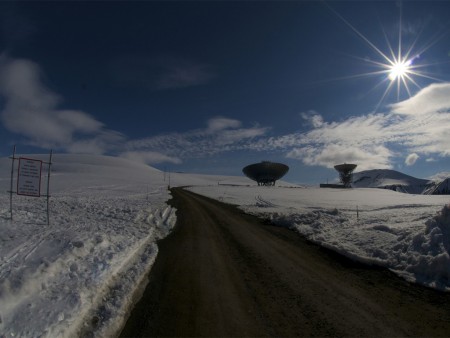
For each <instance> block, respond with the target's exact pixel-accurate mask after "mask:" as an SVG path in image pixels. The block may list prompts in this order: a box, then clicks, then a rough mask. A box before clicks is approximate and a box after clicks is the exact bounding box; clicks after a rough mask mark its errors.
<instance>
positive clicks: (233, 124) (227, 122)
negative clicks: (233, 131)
mask: <svg viewBox="0 0 450 338" xmlns="http://www.w3.org/2000/svg"><path fill="white" fill-rule="evenodd" d="M241 125H242V123H241V121H239V120H234V119H229V118H226V117H214V118H212V119H209V120H208V131H210V132H215V131H219V130H224V129H229V128H239V127H240V126H241Z"/></svg>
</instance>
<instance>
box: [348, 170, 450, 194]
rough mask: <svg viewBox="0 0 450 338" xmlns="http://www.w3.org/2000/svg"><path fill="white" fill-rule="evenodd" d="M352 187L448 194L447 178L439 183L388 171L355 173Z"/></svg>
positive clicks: (411, 192) (409, 192)
mask: <svg viewBox="0 0 450 338" xmlns="http://www.w3.org/2000/svg"><path fill="white" fill-rule="evenodd" d="M352 186H353V187H355V188H380V189H390V190H394V191H398V192H403V193H408V194H427V195H444V194H450V192H449V178H447V179H445V180H444V181H441V182H434V181H430V180H425V179H420V178H415V177H412V176H409V175H406V174H403V173H401V172H398V171H395V170H389V169H374V170H366V171H361V172H358V173H355V174H354V175H353V184H352Z"/></svg>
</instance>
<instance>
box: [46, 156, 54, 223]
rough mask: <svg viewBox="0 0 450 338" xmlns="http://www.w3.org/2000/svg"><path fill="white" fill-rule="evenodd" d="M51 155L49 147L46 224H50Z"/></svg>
mask: <svg viewBox="0 0 450 338" xmlns="http://www.w3.org/2000/svg"><path fill="white" fill-rule="evenodd" d="M52 155H53V149H50V158H49V160H48V176H47V225H50V203H49V200H50V172H51V171H52Z"/></svg>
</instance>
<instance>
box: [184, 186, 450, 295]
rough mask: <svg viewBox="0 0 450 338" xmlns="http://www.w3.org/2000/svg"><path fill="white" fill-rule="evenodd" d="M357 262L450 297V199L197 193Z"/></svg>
mask: <svg viewBox="0 0 450 338" xmlns="http://www.w3.org/2000/svg"><path fill="white" fill-rule="evenodd" d="M191 190H193V191H195V192H197V193H200V194H202V195H205V196H209V197H212V198H215V199H219V200H222V201H224V202H227V203H232V204H236V205H239V206H240V208H241V209H243V210H244V211H246V212H248V213H251V214H254V215H257V216H259V217H264V218H267V219H269V220H270V221H271V222H273V223H274V224H276V225H280V226H284V227H287V228H290V229H293V230H295V231H298V232H299V233H300V234H302V235H304V236H305V237H306V238H308V239H309V240H311V241H312V242H315V243H317V244H320V245H322V246H324V247H327V248H329V249H332V250H334V251H336V252H338V253H340V254H343V255H345V256H347V257H350V258H352V259H354V260H357V261H361V262H364V263H367V264H374V265H379V266H383V267H387V268H389V269H391V270H392V271H394V272H395V273H397V274H398V275H400V276H401V277H403V278H405V279H406V280H408V281H410V282H415V283H419V284H422V285H425V286H428V287H432V288H436V289H439V290H443V291H450V206H449V205H448V203H449V202H450V198H449V196H430V195H412V194H403V193H398V192H395V191H391V190H382V189H370V188H360V189H328V188H322V189H320V188H288V187H275V188H267V187H255V186H254V187H231V186H230V187H222V186H217V187H212V186H210V187H192V188H191Z"/></svg>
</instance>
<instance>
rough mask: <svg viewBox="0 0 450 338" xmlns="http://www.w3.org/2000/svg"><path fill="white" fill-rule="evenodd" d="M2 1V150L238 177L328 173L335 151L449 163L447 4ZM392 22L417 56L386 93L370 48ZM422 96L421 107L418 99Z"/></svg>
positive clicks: (421, 169) (395, 37)
mask: <svg viewBox="0 0 450 338" xmlns="http://www.w3.org/2000/svg"><path fill="white" fill-rule="evenodd" d="M0 13H1V14H0V21H1V22H0V23H1V25H0V28H1V35H0V110H1V122H2V124H1V126H0V130H1V137H0V140H1V141H2V144H3V148H2V150H1V152H0V154H1V155H3V156H6V155H9V153H10V151H11V146H12V144H17V145H18V149H19V151H22V152H42V151H45V150H46V149H47V148H49V147H51V148H53V149H55V151H58V152H87V153H104V154H109V155H117V156H124V157H128V158H132V159H136V160H141V161H145V162H147V163H150V164H152V165H154V166H156V167H159V168H163V167H169V168H171V170H175V171H189V172H202V173H208V172H209V173H221V174H237V175H239V174H240V173H241V168H242V167H243V166H244V165H246V164H249V163H251V162H255V161H261V160H274V161H281V162H285V163H287V164H289V165H290V166H291V171H290V172H289V174H288V176H287V177H286V178H287V179H289V180H291V181H295V182H309V183H318V182H320V181H324V180H326V179H327V178H330V180H331V179H334V178H335V177H336V175H335V173H334V171H333V170H332V169H329V168H330V167H332V164H333V163H334V164H336V162H338V163H339V162H356V163H358V164H359V165H360V168H362V169H368V168H379V167H383V168H387V167H390V168H393V169H397V170H401V171H403V172H406V173H409V174H412V175H415V176H419V177H428V176H431V175H433V174H436V173H438V172H440V171H450V169H449V168H448V167H449V163H450V161H449V159H448V157H449V156H450V153H449V151H448V150H445V149H443V148H445V142H444V141H443V138H445V137H446V136H447V135H449V136H450V131H449V130H448V129H445V128H443V127H442V126H443V125H444V124H445V122H450V118H449V113H448V111H449V108H450V99H448V100H447V101H446V99H445V97H446V95H445V93H446V91H447V90H448V91H449V93H450V89H449V88H448V87H449V86H450V84H449V82H448V81H449V80H450V76H449V75H448V74H450V73H449V70H450V67H449V59H450V54H449V53H450V43H449V41H450V35H449V29H450V26H449V21H450V20H449V19H450V2H447V1H441V2H430V1H427V2H425V1H423V2H420V1H418V2H403V3H400V2H379V1H376V2H369V1H364V2H339V1H333V2H328V3H324V2H319V1H309V2H308V1H298V2H296V1H286V2H279V1H274V2H271V1H264V2H258V1H246V2H243V1H242V2H240V1H234V2H233V1H232V2H230V1H219V2H214V1H213V2H203V1H201V2H190V1H183V2H182V1H173V2H98V1H97V2H2V3H0ZM400 35H401V46H402V49H401V55H402V58H407V59H408V60H411V64H412V66H413V67H419V66H420V68H410V69H409V71H410V73H409V75H408V76H409V78H408V77H405V80H404V82H403V81H402V80H401V81H400V84H401V85H400V87H398V88H399V90H398V91H397V82H396V81H397V80H395V81H394V82H393V83H392V87H391V90H389V91H388V92H386V95H385V96H384V97H383V95H384V93H385V91H386V88H387V87H388V86H389V85H390V84H391V80H389V78H388V73H389V71H388V69H384V68H382V66H381V65H380V64H381V63H382V64H386V63H388V60H387V59H386V58H384V56H383V55H382V54H381V53H383V54H384V55H385V56H387V58H388V59H391V60H392V59H393V58H394V56H397V55H398V46H399V36H400ZM364 39H367V41H365V40H364ZM389 45H391V47H392V49H393V53H394V56H393V55H392V54H391V53H390V51H389ZM374 47H376V48H378V49H379V52H378V51H377V50H375V48H374ZM411 47H412V48H411ZM410 48H411V53H410V54H408V50H409V49H410ZM380 52H381V53H380ZM380 70H383V71H384V73H380ZM370 72H379V73H378V74H372V75H364V74H368V73H370ZM405 84H406V85H407V86H408V87H407V88H408V89H409V93H408V91H407V89H406V87H405ZM429 100H434V101H435V104H434V105H432V106H433V107H434V106H435V109H434V110H432V111H428V110H426V109H422V110H420V111H419V110H418V111H415V108H417V107H421V103H422V102H428V101H429ZM393 104H396V105H395V106H393ZM408 109H409V110H408ZM425 110H426V111H425ZM433 121H434V122H433ZM438 122H439V123H438ZM417 126H421V127H420V128H417ZM449 126H450V125H449ZM439 127H440V128H439ZM449 128H450V127H449ZM411 131H415V132H413V133H411ZM354 133H355V134H356V135H353V134H354ZM433 135H434V136H433Z"/></svg>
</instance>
